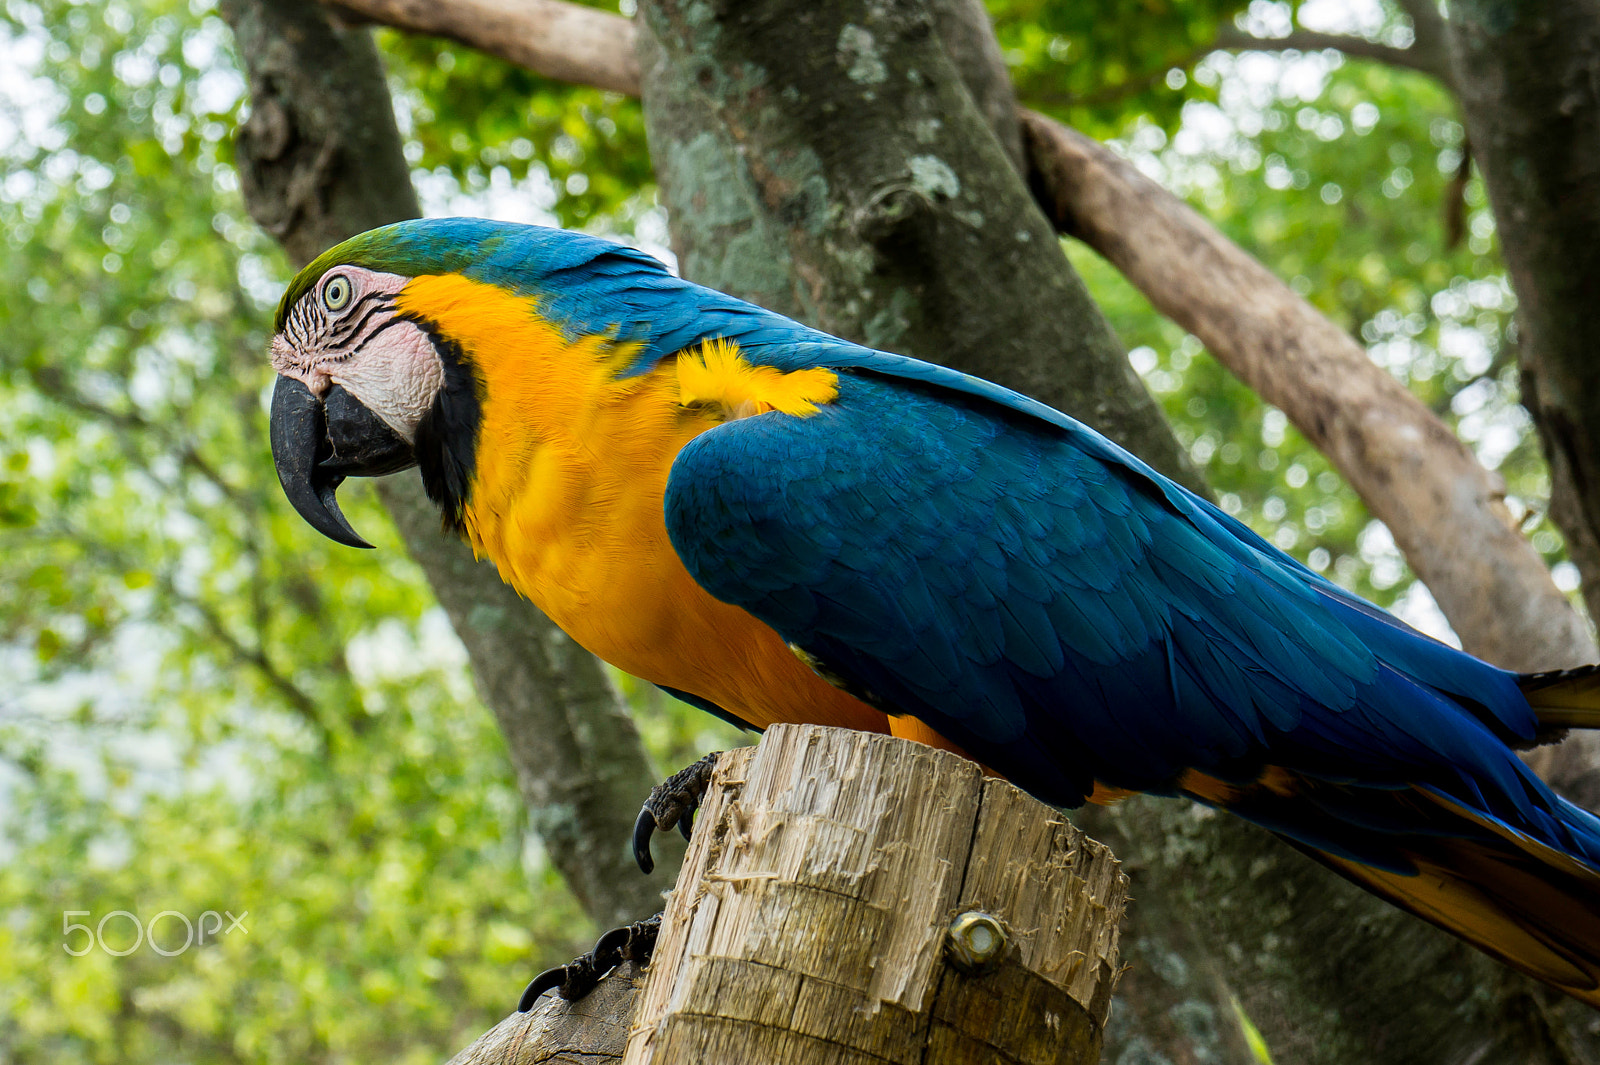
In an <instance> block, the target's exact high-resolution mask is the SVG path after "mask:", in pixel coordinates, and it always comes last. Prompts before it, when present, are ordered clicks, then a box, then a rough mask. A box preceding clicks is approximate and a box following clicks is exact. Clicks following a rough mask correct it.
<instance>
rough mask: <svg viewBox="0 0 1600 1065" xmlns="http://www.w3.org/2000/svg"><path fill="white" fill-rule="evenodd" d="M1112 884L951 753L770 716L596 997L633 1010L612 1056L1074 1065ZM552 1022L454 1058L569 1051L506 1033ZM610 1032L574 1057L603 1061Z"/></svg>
mask: <svg viewBox="0 0 1600 1065" xmlns="http://www.w3.org/2000/svg"><path fill="white" fill-rule="evenodd" d="M1126 892H1127V878H1126V877H1125V876H1123V875H1122V873H1121V872H1120V871H1119V870H1118V868H1117V863H1116V860H1115V859H1114V858H1113V857H1112V856H1111V854H1110V852H1109V851H1108V850H1107V849H1106V848H1105V847H1103V846H1101V845H1100V844H1098V843H1095V842H1094V841H1092V840H1090V839H1088V838H1087V837H1085V836H1084V835H1083V834H1082V833H1080V832H1079V831H1078V830H1077V829H1075V828H1074V827H1073V826H1072V825H1071V824H1070V823H1069V822H1068V821H1067V820H1066V818H1065V817H1063V816H1061V815H1060V814H1059V813H1058V812H1057V811H1055V810H1052V809H1051V808H1049V807H1047V806H1044V805H1042V804H1041V803H1038V802H1036V801H1034V800H1033V799H1031V798H1029V797H1028V796H1026V795H1024V794H1023V793H1022V792H1021V791H1019V790H1017V789H1016V788H1014V787H1012V786H1011V785H1010V784H1007V783H1005V782H1004V781H1001V780H996V779H994V778H987V779H986V778H985V777H984V776H983V774H982V772H981V771H980V770H979V768H978V767H977V765H975V764H974V763H972V762H970V761H968V760H967V759H964V758H960V757H958V756H956V755H952V754H949V753H946V752H943V751H937V750H934V749H933V748H931V747H926V746H923V745H922V744H918V743H912V742H909V741H906V740H898V739H894V738H892V737H888V736H876V735H869V734H866V733H860V732H851V731H848V730H843V729H828V728H817V727H814V726H793V725H779V726H775V727H773V728H771V729H769V730H768V731H767V732H766V734H765V735H764V736H763V737H762V740H761V743H760V745H759V746H757V747H755V748H744V749H741V750H737V751H730V752H728V753H727V754H725V755H724V756H723V757H722V759H721V761H720V762H719V763H718V765H717V770H716V775H715V777H714V780H713V785H712V789H711V791H710V793H709V794H708V795H707V798H706V802H705V803H704V805H703V806H702V807H701V810H700V813H699V815H698V817H697V818H696V821H695V832H694V842H693V843H692V844H691V846H690V848H689V853H688V856H687V857H686V858H685V860H684V867H683V871H682V873H681V874H680V875H679V878H678V887H677V888H675V889H674V890H673V892H672V894H671V895H670V897H669V901H668V904H667V910H666V917H665V920H664V922H663V925H662V932H661V938H660V940H659V941H658V943H657V946H656V952H655V958H654V960H653V961H652V962H651V965H650V968H649V970H648V971H647V972H646V973H645V974H644V984H643V988H642V990H641V991H639V992H638V993H637V995H636V996H635V995H633V994H631V993H629V992H628V991H627V990H625V989H621V990H619V989H613V990H612V992H611V994H612V995H613V1001H614V1004H616V1005H620V1006H621V1007H622V1008H626V1007H627V1006H628V1003H629V1000H631V1002H632V1009H633V1023H632V1028H631V1033H630V1035H629V1037H628V1040H627V1046H626V1051H625V1055H624V1057H623V1059H622V1060H623V1062H624V1065H764V1063H783V1065H884V1063H897V1065H898V1063H905V1065H923V1063H928V1065H974V1063H978V1062H983V1063H990V1062H996V1063H999V1062H1004V1063H1012V1062H1015V1063H1019V1065H1020V1063H1026V1065H1047V1063H1048V1065H1088V1063H1093V1062H1096V1061H1098V1060H1099V1052H1100V1040H1101V1031H1102V1029H1103V1027H1104V1025H1105V1021H1106V1016H1107V1013H1108V1011H1109V1008H1110V1001H1111V991H1112V988H1113V986H1114V985H1115V983H1116V978H1117V974H1118V965H1117V956H1116V949H1117V925H1118V922H1119V921H1120V919H1121V916H1122V909H1123V905H1124V902H1125V900H1126ZM963 915H965V916H963ZM614 979H615V980H618V981H619V988H620V984H622V983H626V984H630V985H631V982H632V981H633V979H634V975H633V974H632V973H631V972H624V973H621V974H619V977H618V978H614ZM611 983H613V980H608V981H606V984H611ZM604 989H605V988H604V985H603V987H602V990H604ZM596 994H600V992H599V991H597V992H596ZM587 1001H588V1000H585V1002H587ZM583 1006H584V1004H583V1003H578V1004H576V1005H575V1007H574V1008H581V1007H583ZM587 1009H588V1010H590V1011H593V1010H596V1009H597V1007H596V1006H589V1007H587ZM563 1012H564V1007H562V1006H557V1005H555V1004H552V1003H550V1002H549V1001H548V1000H547V1002H546V1003H544V1004H542V1006H541V1008H540V1010H537V1011H535V1014H536V1015H538V1016H539V1017H544V1018H545V1020H542V1021H541V1020H536V1019H535V1017H534V1016H532V1015H530V1017H528V1018H526V1019H521V1020H519V1019H517V1018H508V1020H507V1021H506V1022H504V1023H502V1025H501V1026H500V1027H499V1028H497V1029H495V1032H492V1033H490V1035H489V1036H486V1037H485V1040H483V1041H480V1044H478V1045H477V1046H476V1047H474V1048H473V1050H476V1051H480V1053H478V1054H477V1055H476V1056H471V1057H469V1056H468V1054H471V1053H472V1051H468V1052H464V1053H463V1055H462V1056H460V1057H458V1058H457V1059H456V1061H457V1062H459V1063H462V1065H465V1063H467V1062H472V1063H475V1065H476V1063H483V1065H487V1063H489V1062H510V1061H544V1060H554V1061H561V1060H566V1059H563V1058H562V1057H560V1056H559V1051H560V1049H561V1048H560V1047H558V1046H556V1045H554V1044H552V1043H550V1042H549V1041H544V1042H540V1044H539V1046H540V1049H539V1051H538V1052H537V1053H536V1054H532V1055H530V1054H529V1049H530V1048H529V1045H528V1044H527V1042H526V1040H525V1038H519V1037H518V1032H519V1031H525V1032H527V1033H528V1034H529V1036H531V1035H532V1034H533V1033H534V1032H535V1030H537V1031H540V1032H544V1033H546V1034H545V1035H542V1036H540V1038H541V1039H545V1040H548V1033H549V1032H550V1031H551V1030H553V1026H554V1025H556V1024H557V1023H558V1022H556V1021H554V1020H552V1019H551V1018H554V1017H555V1016H556V1015H558V1014H562V1013H563ZM602 1012H603V1011H602ZM559 1023H567V1022H559ZM610 1023H611V1025H612V1027H611V1029H610V1032H611V1035H610V1037H609V1040H608V1042H607V1047H608V1049H607V1050H605V1051H604V1052H603V1054H604V1056H601V1054H597V1053H596V1052H597V1051H598V1050H600V1048H599V1047H598V1046H597V1045H596V1041H595V1040H594V1039H593V1038H590V1039H589V1040H588V1041H587V1042H586V1044H585V1046H584V1047H583V1053H585V1055H586V1056H584V1057H583V1058H582V1059H581V1060H583V1061H586V1062H593V1061H596V1060H607V1059H611V1060H615V1059H614V1058H612V1057H611V1055H612V1054H613V1053H614V1051H615V1049H616V1048H617V1044H618V1042H619V1040H618V1035H617V1033H618V1030H619V1029H618V1027H617V1026H616V1019H615V1018H613V1019H612V1021H611V1022H610ZM580 1027H582V1026H581V1025H580ZM496 1033H499V1034H498V1036H497V1035H496ZM562 1038H570V1032H569V1033H566V1034H563V1035H562ZM491 1039H494V1040H495V1043H496V1046H497V1047H499V1048H501V1049H499V1050H498V1051H496V1052H495V1053H493V1054H491V1055H488V1056H486V1055H485V1054H484V1053H482V1052H481V1051H484V1050H487V1049H488V1048H487V1047H485V1045H484V1044H485V1043H487V1042H489V1041H490V1040H491ZM568 1045H569V1044H562V1046H568ZM577 1049H578V1047H577V1046H576V1045H570V1050H577ZM540 1054H542V1055H547V1056H538V1055H540ZM552 1054H554V1055H555V1056H553V1057H549V1056H548V1055H552ZM573 1060H579V1059H578V1058H576V1057H574V1058H573Z"/></svg>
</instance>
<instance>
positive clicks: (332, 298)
mask: <svg viewBox="0 0 1600 1065" xmlns="http://www.w3.org/2000/svg"><path fill="white" fill-rule="evenodd" d="M349 302H350V279H349V278H348V277H345V276H344V275H343V274H335V275H334V276H333V277H331V278H329V279H328V283H327V284H326V285H323V286H322V305H323V306H324V307H326V308H328V310H330V311H342V310H344V308H345V306H346V305H347V304H348V303H349Z"/></svg>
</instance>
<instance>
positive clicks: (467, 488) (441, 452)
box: [411, 318, 484, 532]
mask: <svg viewBox="0 0 1600 1065" xmlns="http://www.w3.org/2000/svg"><path fill="white" fill-rule="evenodd" d="M411 321H413V322H415V323H416V324H417V328H419V329H421V330H422V331H423V332H424V333H426V334H427V336H428V339H429V340H430V341H432V343H433V349H434V350H435V351H437V352H438V353H439V361H440V362H441V363H443V364H444V387H443V388H441V389H439V394H438V395H436V396H434V397H433V405H432V406H431V407H429V408H428V413H427V414H424V415H423V416H422V421H421V422H419V423H418V424H417V436H416V455H417V467H418V468H419V469H420V470H421V472H422V486H423V488H425V489H427V492H428V498H429V499H431V500H433V501H434V502H435V503H437V504H438V505H439V510H440V512H441V513H442V515H443V517H444V527H445V528H446V529H453V530H455V531H456V532H460V531H461V527H462V512H463V511H464V510H465V509H466V506H467V497H468V495H469V493H470V492H471V489H472V473H473V470H474V469H475V468H476V467H477V456H478V431H479V428H480V427H481V426H482V424H483V392H484V385H483V378H482V377H481V376H480V375H479V373H478V369H477V367H475V366H473V365H472V360H470V359H468V358H467V357H466V356H465V355H464V354H463V353H462V351H461V345H459V344H457V343H456V342H455V341H453V340H451V339H450V338H449V337H447V336H445V335H443V334H442V333H440V332H439V327H438V326H436V325H434V323H432V322H429V321H425V320H423V319H421V318H412V319H411Z"/></svg>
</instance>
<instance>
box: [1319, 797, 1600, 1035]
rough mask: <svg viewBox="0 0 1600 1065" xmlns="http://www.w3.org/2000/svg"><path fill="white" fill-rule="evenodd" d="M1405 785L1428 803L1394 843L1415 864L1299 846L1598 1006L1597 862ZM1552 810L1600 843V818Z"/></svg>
mask: <svg viewBox="0 0 1600 1065" xmlns="http://www.w3.org/2000/svg"><path fill="white" fill-rule="evenodd" d="M1409 794H1410V795H1411V796H1413V797H1415V798H1417V799H1421V800H1423V801H1424V802H1425V803H1428V804H1431V805H1432V806H1433V807H1434V809H1433V811H1432V814H1433V816H1431V817H1430V818H1429V821H1430V822H1431V824H1429V825H1428V827H1427V828H1426V829H1424V831H1423V833H1422V834H1409V833H1408V835H1407V838H1406V839H1405V842H1404V844H1403V845H1402V847H1403V850H1404V853H1405V856H1406V857H1407V858H1409V859H1410V864H1411V865H1412V866H1413V867H1414V868H1415V869H1416V872H1415V873H1414V874H1409V875H1407V874H1405V873H1401V872H1397V871H1394V870H1391V869H1384V868H1378V867H1375V866H1371V865H1366V864H1363V863H1361V862H1358V861H1354V860H1352V859H1351V858H1349V857H1345V856H1340V855H1335V854H1330V853H1328V852H1327V851H1321V850H1316V849H1314V848H1311V847H1302V848H1301V849H1303V850H1305V851H1306V853H1308V854H1310V855H1311V856H1312V857H1313V858H1316V859H1317V860H1318V861H1320V862H1322V863H1323V864H1325V865H1327V866H1329V867H1330V868H1332V869H1333V870H1334V871H1336V872H1338V873H1340V874H1342V875H1343V876H1345V877H1347V878H1348V879H1350V880H1353V881H1355V882H1356V883H1357V884H1360V885H1361V886H1362V887H1365V888H1366V889H1368V890H1369V891H1373V892H1376V893H1377V894H1379V895H1381V896H1383V897H1384V898H1387V899H1389V900H1390V901H1391V902H1393V903H1395V905H1397V906H1400V907H1402V908H1403V909H1406V910H1409V911H1411V912H1412V913H1414V914H1416V915H1417V916H1418V917H1421V918H1423V919H1424V920H1428V921H1432V922H1433V923H1434V924H1436V925H1439V926H1440V927H1442V928H1444V929H1446V930H1448V931H1450V932H1452V933H1454V934H1455V935H1457V936H1460V937H1461V938H1462V939H1464V940H1466V941H1467V942H1469V943H1471V944H1473V945H1474V946H1476V947H1478V948H1479V949H1480V950H1483V951H1484V952H1486V953H1488V954H1489V955H1491V956H1493V957H1495V958H1498V959H1499V960H1500V961H1502V962H1504V963H1505V964H1507V965H1509V966H1511V967H1512V968H1514V969H1520V970H1521V971H1522V972H1525V973H1527V974H1528V975H1529V976H1532V977H1535V978H1536V979H1539V980H1543V981H1544V982H1545V983H1547V984H1550V985H1551V986H1553V987H1556V988H1559V989H1560V990H1562V991H1564V992H1566V993H1567V994H1569V995H1571V996H1572V997H1573V998H1576V999H1578V1000H1580V1001H1582V1002H1586V1003H1588V1004H1589V1005H1591V1006H1595V1007H1600V870H1597V869H1595V868H1594V867H1593V866H1592V865H1590V864H1588V863H1587V862H1585V861H1581V860H1579V859H1578V858H1575V857H1573V856H1572V855H1570V854H1567V853H1565V852H1564V851H1561V850H1558V849H1556V848H1554V847H1552V846H1549V845H1548V844H1546V843H1542V842H1540V841H1538V840H1536V839H1533V838H1531V837H1529V836H1527V835H1525V834H1523V833H1521V832H1518V831H1517V830H1515V829H1512V828H1509V827H1507V826H1506V825H1504V824H1502V823H1500V822H1499V821H1497V820H1495V819H1493V818H1490V817H1485V816H1484V815H1482V814H1479V813H1476V812H1474V811H1472V810H1469V809H1467V808H1465V807H1463V806H1461V805H1460V804H1459V803H1457V802H1455V801H1454V800H1452V799H1449V798H1447V797H1445V796H1442V795H1439V794H1437V793H1435V792H1431V791H1423V790H1416V791H1412V792H1410V793H1409ZM1558 801H1560V800H1558ZM1419 805H1421V804H1419ZM1555 813H1556V814H1557V816H1558V817H1559V819H1560V820H1561V822H1562V823H1563V826H1564V827H1565V828H1567V829H1568V830H1569V831H1570V832H1572V833H1574V834H1576V835H1577V836H1579V837H1580V838H1581V839H1583V840H1584V841H1585V843H1589V844H1591V845H1590V846H1589V847H1588V848H1587V849H1591V850H1593V849H1594V847H1596V846H1600V821H1597V820H1596V819H1595V818H1594V817H1592V816H1591V815H1589V814H1587V813H1585V812H1583V811H1582V810H1579V809H1578V808H1577V807H1575V806H1572V805H1571V804H1567V803H1563V804H1562V808H1560V809H1558V810H1556V811H1555ZM1430 831H1437V832H1438V833H1439V834H1438V835H1430V834H1427V833H1428V832H1430Z"/></svg>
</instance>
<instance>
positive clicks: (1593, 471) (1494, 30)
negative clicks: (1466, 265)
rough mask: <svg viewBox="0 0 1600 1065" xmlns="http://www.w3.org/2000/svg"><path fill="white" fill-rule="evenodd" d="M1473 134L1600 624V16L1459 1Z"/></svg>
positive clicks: (1542, 421)
mask: <svg viewBox="0 0 1600 1065" xmlns="http://www.w3.org/2000/svg"><path fill="white" fill-rule="evenodd" d="M1449 10H1450V20H1449V33H1448V38H1449V41H1450V45H1451V52H1452V56H1453V59H1454V62H1455V74H1456V79H1455V80H1456V86H1457V95H1458V98H1459V100H1460V102H1461V110H1462V115H1463V117H1464V118H1465V120H1466V127H1467V138H1468V140H1469V141H1471V143H1472V150H1473V154H1474V156H1475V157H1476V159H1477V162H1478V165H1479V167H1480V168H1481V169H1482V171H1483V177H1484V183H1485V184H1486V185H1487V187H1488V190H1489V200H1490V203H1491V204H1492V205H1493V207H1494V215H1495V224H1496V227H1497V228H1498V230H1499V235H1500V245H1501V249H1502V251H1503V252H1504V254H1505V257H1506V265H1507V266H1508V267H1509V268H1510V271H1511V284H1512V288H1513V289H1514V290H1515V292H1516V294H1517V327H1518V332H1519V334H1520V335H1519V337H1518V345H1517V347H1518V354H1519V357H1520V359H1521V362H1522V371H1523V395H1522V401H1523V403H1524V404H1525V405H1526V406H1527V407H1528V410H1529V412H1530V413H1532V415H1533V418H1534V424H1536V425H1537V426H1538V428H1539V435H1540V438H1541V439H1542V440H1543V442H1544V447H1545V454H1546V456H1547V457H1548V459H1549V461H1550V477H1551V482H1552V483H1551V501H1550V513H1551V517H1552V518H1554V519H1555V521H1556V524H1558V525H1559V526H1560V527H1561V530H1562V532H1564V533H1565V534H1566V536H1567V547H1568V550H1569V551H1570V552H1571V554H1572V558H1573V561H1574V562H1576V563H1577V564H1578V568H1579V570H1580V571H1581V572H1582V574H1583V588H1584V595H1585V596H1586V598H1587V600H1588V603H1589V613H1590V615H1591V616H1594V617H1600V417H1597V414H1600V407H1597V397H1600V359H1597V358H1595V354H1594V349H1595V330H1594V320H1595V309H1596V307H1597V306H1600V7H1597V6H1596V5H1595V4H1593V3H1586V2H1573V0H1551V2H1549V3H1541V4H1518V3H1510V2H1503V0H1495V2H1489V0H1452V3H1451V4H1450V8H1449Z"/></svg>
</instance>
